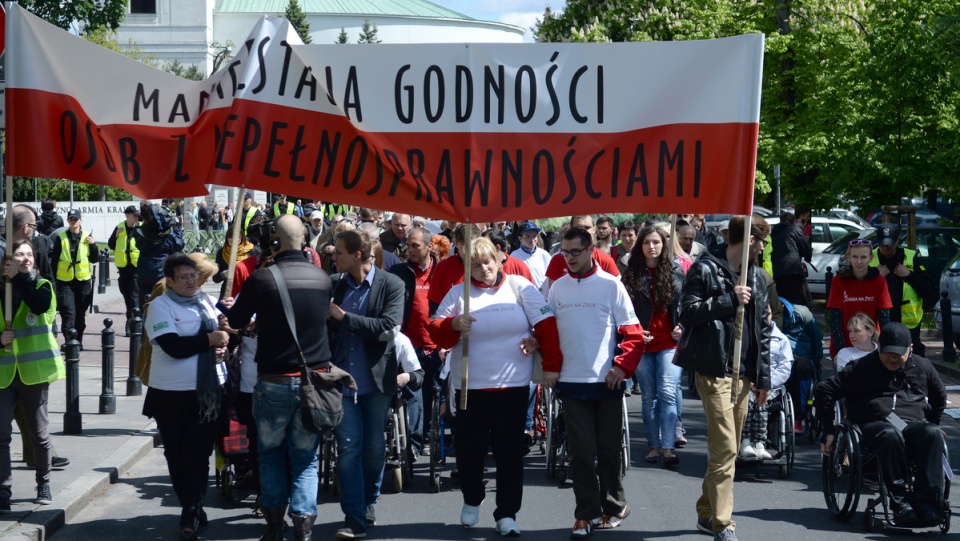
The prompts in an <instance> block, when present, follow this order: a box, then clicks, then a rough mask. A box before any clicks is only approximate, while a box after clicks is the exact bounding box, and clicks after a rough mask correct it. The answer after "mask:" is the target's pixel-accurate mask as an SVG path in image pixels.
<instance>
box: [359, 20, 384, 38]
mask: <svg viewBox="0 0 960 541" xmlns="http://www.w3.org/2000/svg"><path fill="white" fill-rule="evenodd" d="M357 43H381V41H380V39H379V38H377V25H375V24H370V19H364V20H363V27H362V28H361V29H360V37H359V38H358V39H357Z"/></svg>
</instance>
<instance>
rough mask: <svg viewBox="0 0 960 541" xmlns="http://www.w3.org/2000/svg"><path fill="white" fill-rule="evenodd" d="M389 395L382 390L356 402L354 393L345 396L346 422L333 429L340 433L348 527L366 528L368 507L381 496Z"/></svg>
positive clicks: (342, 506) (340, 471)
mask: <svg viewBox="0 0 960 541" xmlns="http://www.w3.org/2000/svg"><path fill="white" fill-rule="evenodd" d="M390 398H391V396H390V395H386V394H383V393H381V392H380V391H373V392H372V393H367V394H364V395H361V396H359V397H357V402H356V404H354V402H353V397H352V396H350V397H348V396H344V397H343V421H341V422H340V426H338V427H337V428H336V429H334V431H333V432H334V434H335V435H336V436H337V476H338V478H339V480H340V509H341V510H342V511H343V514H344V515H345V516H346V522H347V525H348V526H353V527H360V528H364V526H365V525H366V517H367V506H368V505H374V504H376V503H377V498H379V497H380V483H381V482H382V481H383V466H384V463H385V462H386V459H387V452H386V445H387V443H386V440H385V438H384V430H386V426H387V408H388V407H389V406H390Z"/></svg>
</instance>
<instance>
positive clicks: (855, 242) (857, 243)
mask: <svg viewBox="0 0 960 541" xmlns="http://www.w3.org/2000/svg"><path fill="white" fill-rule="evenodd" d="M870 245H871V243H870V239H853V240H851V241H850V246H870Z"/></svg>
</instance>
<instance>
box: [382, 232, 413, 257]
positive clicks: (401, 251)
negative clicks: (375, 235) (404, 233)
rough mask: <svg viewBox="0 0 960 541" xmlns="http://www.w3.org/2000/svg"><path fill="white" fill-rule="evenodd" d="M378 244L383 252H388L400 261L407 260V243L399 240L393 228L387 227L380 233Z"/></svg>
mask: <svg viewBox="0 0 960 541" xmlns="http://www.w3.org/2000/svg"><path fill="white" fill-rule="evenodd" d="M380 245H381V246H383V251H384V252H390V253H392V254H394V255H396V256H397V257H399V258H400V261H406V260H407V243H406V241H405V240H403V241H401V240H400V239H398V238H397V236H396V235H394V234H393V229H387V230H386V231H384V232H383V233H380Z"/></svg>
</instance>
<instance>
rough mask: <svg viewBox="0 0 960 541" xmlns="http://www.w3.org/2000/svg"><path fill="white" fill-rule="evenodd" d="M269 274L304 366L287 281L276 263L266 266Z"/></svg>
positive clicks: (304, 362) (304, 361)
mask: <svg viewBox="0 0 960 541" xmlns="http://www.w3.org/2000/svg"><path fill="white" fill-rule="evenodd" d="M267 270H268V271H270V274H272V275H273V279H274V281H275V282H276V283H277V291H278V292H279V293H280V303H281V304H282V305H283V313H284V315H285V316H287V325H289V326H290V332H291V333H293V343H294V345H296V346H297V352H298V353H299V354H300V362H301V363H302V364H303V365H304V366H306V364H307V363H306V360H305V359H304V358H303V350H302V349H300V341H299V340H298V339H297V320H296V318H295V317H293V302H292V301H291V300H290V291H288V290H287V283H286V282H285V281H284V280H283V274H281V273H280V269H279V268H277V265H271V266H269V267H267Z"/></svg>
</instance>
